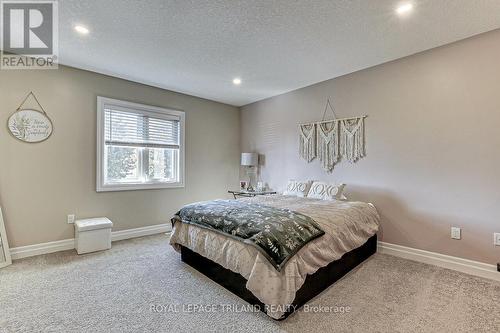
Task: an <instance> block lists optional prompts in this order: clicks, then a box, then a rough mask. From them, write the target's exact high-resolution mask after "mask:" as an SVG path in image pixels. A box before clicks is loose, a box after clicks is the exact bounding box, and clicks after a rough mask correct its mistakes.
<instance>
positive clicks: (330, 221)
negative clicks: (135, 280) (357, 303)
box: [170, 195, 379, 319]
mask: <svg viewBox="0 0 500 333" xmlns="http://www.w3.org/2000/svg"><path fill="white" fill-rule="evenodd" d="M239 200H242V201H247V202H252V203H259V204H264V205H268V206H272V207H276V208H287V209H290V210H293V211H296V212H299V213H302V214H304V215H307V216H309V217H311V218H312V219H314V220H315V221H316V222H317V223H318V224H319V225H320V227H321V228H322V229H323V231H324V232H325V235H323V236H321V237H319V238H316V239H315V240H313V241H311V242H309V243H308V244H307V245H305V246H304V247H303V248H302V249H300V251H298V252H297V254H296V255H295V256H294V257H292V258H291V259H290V260H289V262H288V263H287V264H286V266H285V267H284V269H283V270H282V271H281V272H278V271H276V269H275V268H274V267H273V266H272V265H271V264H270V263H269V262H268V261H267V259H266V258H265V257H264V256H262V254H260V253H259V251H258V250H256V249H255V248H254V247H252V246H250V245H248V244H244V243H243V242H239V241H237V240H235V239H232V238H229V237H226V236H224V235H221V234H219V233H216V232H213V231H210V230H207V229H204V228H199V227H197V226H194V225H190V224H185V223H181V222H176V223H175V225H174V227H173V231H172V236H171V238H170V244H171V245H172V246H173V247H174V248H175V249H176V250H177V251H179V250H180V247H179V245H182V246H185V247H187V248H189V249H191V250H193V251H194V252H196V253H198V254H200V255H202V256H204V257H206V258H208V259H210V260H212V261H214V262H216V263H218V264H220V265H221V266H223V267H225V268H227V269H229V270H231V271H233V272H236V273H239V274H241V275H242V276H243V277H244V278H245V279H246V280H247V284H246V287H247V289H248V290H250V291H251V292H252V293H253V294H254V295H255V296H256V297H257V298H258V299H259V300H260V301H261V302H262V303H264V304H265V305H266V307H267V310H268V315H269V316H271V317H273V318H275V319H279V318H280V317H281V316H282V315H283V314H284V312H285V311H286V309H287V306H288V305H290V304H291V303H292V301H293V300H294V299H295V293H296V292H297V291H298V290H299V289H300V287H301V286H302V284H303V283H304V281H305V279H306V276H307V275H309V274H313V273H314V272H316V271H317V270H318V269H319V268H321V267H324V266H326V265H328V264H329V263H331V262H332V261H335V260H337V259H340V257H342V255H344V254H345V253H347V252H349V251H351V250H354V249H355V248H358V247H359V246H361V245H363V244H364V243H365V242H366V241H367V240H368V238H370V237H371V236H373V235H374V234H376V233H377V231H378V228H379V216H378V213H377V210H376V209H375V207H374V206H373V205H371V204H368V203H364V202H347V201H327V200H319V199H310V198H298V197H294V196H283V195H270V196H257V197H254V198H244V199H239Z"/></svg>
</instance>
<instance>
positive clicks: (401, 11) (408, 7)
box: [396, 3, 413, 15]
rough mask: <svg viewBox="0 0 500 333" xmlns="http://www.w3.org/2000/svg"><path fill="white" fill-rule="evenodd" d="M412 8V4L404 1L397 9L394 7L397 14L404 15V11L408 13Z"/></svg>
mask: <svg viewBox="0 0 500 333" xmlns="http://www.w3.org/2000/svg"><path fill="white" fill-rule="evenodd" d="M412 9H413V4H411V3H406V4H404V5H401V6H399V7H398V8H397V9H396V13H398V14H399V15H404V14H406V13H409V12H411V10H412Z"/></svg>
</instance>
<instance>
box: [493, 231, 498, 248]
mask: <svg viewBox="0 0 500 333" xmlns="http://www.w3.org/2000/svg"><path fill="white" fill-rule="evenodd" d="M493 244H495V245H496V246H500V232H495V233H494V234H493Z"/></svg>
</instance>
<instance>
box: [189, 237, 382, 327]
mask: <svg viewBox="0 0 500 333" xmlns="http://www.w3.org/2000/svg"><path fill="white" fill-rule="evenodd" d="M375 252H377V235H374V236H372V237H371V238H369V239H368V240H367V241H366V243H365V244H363V245H361V246H360V247H358V248H357V249H354V250H352V251H351V252H347V253H346V254H344V255H343V256H342V257H341V258H340V259H339V260H336V261H333V262H331V263H330V264H328V265H327V266H325V267H322V268H320V269H318V270H317V271H316V273H314V274H312V275H308V276H307V277H306V280H305V281H304V284H303V285H302V287H301V288H300V289H299V290H298V291H297V294H296V295H295V299H294V301H293V303H292V304H291V305H292V306H291V307H290V308H289V310H288V311H287V312H286V313H285V315H284V316H283V317H282V318H281V319H279V320H283V319H285V318H287V317H288V316H289V315H291V314H292V313H293V312H294V311H295V310H297V309H299V308H300V307H301V306H302V305H304V304H305V303H307V302H308V301H309V300H311V299H312V298H313V297H315V296H317V295H318V294H320V293H321V292H322V291H323V290H325V289H326V288H328V287H329V286H331V285H332V284H333V283H335V282H336V281H337V280H339V279H340V278H341V277H343V276H344V275H346V274H347V273H348V272H349V271H351V270H352V269H353V268H354V267H356V266H358V265H359V264H360V263H362V262H363V261H365V260H366V259H368V258H369V257H370V256H371V255H372V254H374V253H375ZM181 259H182V261H183V262H185V263H186V264H188V265H189V266H191V267H193V268H194V269H196V270H197V271H199V272H200V273H203V274H204V275H206V276H207V277H208V278H210V279H211V280H213V281H215V282H217V283H218V284H220V285H221V286H223V287H224V288H226V289H227V290H229V291H230V292H232V293H233V294H236V295H237V296H239V297H240V298H242V299H244V300H245V301H247V302H248V303H250V304H252V305H255V306H258V307H259V308H260V309H261V310H262V311H263V312H265V306H264V304H263V303H262V302H261V301H259V300H258V299H257V297H255V296H254V295H253V294H252V293H251V292H250V291H249V290H248V289H247V288H246V287H245V286H246V283H247V280H246V279H245V278H244V277H243V276H241V275H240V274H238V273H234V272H232V271H230V270H229V269H226V268H224V267H222V266H221V265H219V264H217V263H215V262H213V261H211V260H210V259H207V258H205V257H203V256H201V255H199V254H198V253H196V252H193V251H191V250H190V249H188V248H186V247H184V246H181Z"/></svg>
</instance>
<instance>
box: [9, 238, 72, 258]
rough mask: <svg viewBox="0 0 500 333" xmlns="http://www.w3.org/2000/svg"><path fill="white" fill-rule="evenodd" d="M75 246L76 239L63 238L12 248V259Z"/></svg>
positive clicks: (69, 248)
mask: <svg viewBox="0 0 500 333" xmlns="http://www.w3.org/2000/svg"><path fill="white" fill-rule="evenodd" d="M74 248H75V239H74V238H71V239H63V240H59V241H55V242H48V243H41V244H33V245H27V246H20V247H14V248H11V249H10V255H11V257H12V260H16V259H21V258H26V257H33V256H38V255H40V254H47V253H54V252H59V251H67V250H72V249H74Z"/></svg>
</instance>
